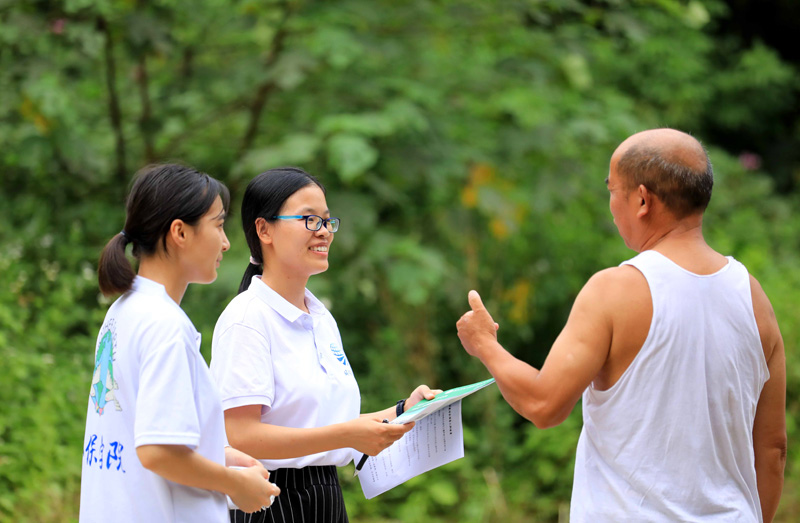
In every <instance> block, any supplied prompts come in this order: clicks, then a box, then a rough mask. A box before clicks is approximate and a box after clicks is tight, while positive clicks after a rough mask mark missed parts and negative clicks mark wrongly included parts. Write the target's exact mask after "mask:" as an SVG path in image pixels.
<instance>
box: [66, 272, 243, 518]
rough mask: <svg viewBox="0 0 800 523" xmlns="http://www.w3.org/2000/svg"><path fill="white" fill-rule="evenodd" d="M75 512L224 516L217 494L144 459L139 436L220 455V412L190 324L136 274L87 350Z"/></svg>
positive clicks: (218, 458) (159, 289) (160, 289)
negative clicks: (170, 476)
mask: <svg viewBox="0 0 800 523" xmlns="http://www.w3.org/2000/svg"><path fill="white" fill-rule="evenodd" d="M94 362H95V363H94V372H93V376H92V384H91V391H90V393H89V399H88V401H89V403H88V408H87V414H86V434H85V436H84V441H83V468H82V471H81V506H80V521H81V522H82V523H86V522H98V523H106V522H108V521H121V522H131V523H141V522H143V521H144V522H156V521H170V522H172V521H174V522H183V521H186V522H196V521H208V522H217V523H222V522H227V521H228V510H227V502H226V498H225V495H224V494H222V493H220V492H215V491H210V490H203V489H198V488H192V487H186V486H183V485H179V484H177V483H173V482H171V481H168V480H166V479H164V478H162V477H161V476H159V475H158V474H155V473H154V472H150V471H149V470H147V469H145V468H144V467H143V466H142V464H141V462H139V459H138V457H137V455H136V447H138V446H140V445H150V444H163V445H186V446H188V447H190V448H192V449H194V451H195V452H198V453H199V454H200V455H202V456H204V457H206V458H208V459H210V460H212V461H215V462H217V463H220V464H223V465H224V464H225V445H226V444H227V439H226V437H225V422H224V418H223V414H222V406H221V404H220V401H219V395H218V394H217V391H216V387H215V385H214V382H213V380H212V379H211V374H210V373H209V371H208V366H207V365H206V362H205V360H204V359H203V356H202V355H201V354H200V334H199V333H198V332H197V331H196V330H195V328H194V326H193V325H192V322H191V321H190V320H189V318H188V317H187V316H186V314H185V313H184V312H183V310H182V309H181V308H180V307H179V306H178V304H176V303H175V302H174V301H173V300H172V299H171V298H170V297H169V296H168V295H167V292H166V289H165V288H164V286H163V285H160V284H158V283H156V282H154V281H152V280H148V279H146V278H142V277H141V276H137V277H136V279H135V280H134V283H133V288H132V289H131V290H130V291H129V292H127V293H125V294H123V295H122V296H121V297H120V298H119V299H118V300H117V301H115V302H114V304H113V305H112V306H111V308H110V309H109V310H108V313H107V314H106V318H105V321H104V322H103V326H102V328H101V329H100V334H99V335H98V337H97V348H96V351H95V359H94Z"/></svg>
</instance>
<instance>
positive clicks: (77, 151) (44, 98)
mask: <svg viewBox="0 0 800 523" xmlns="http://www.w3.org/2000/svg"><path fill="white" fill-rule="evenodd" d="M799 29H800V4H798V3H797V2H794V1H793V0H766V1H762V2H755V1H751V2H748V1H745V0H739V1H737V0H728V1H721V0H692V1H685V0H629V1H625V0H592V1H578V0H508V1H503V2H497V1H487V0H405V1H396V0H395V1H392V0H342V1H310V0H307V1H288V2H275V1H268V0H194V1H189V0H183V1H181V0H157V1H149V2H148V1H138V0H61V1H57V0H51V1H47V0H29V1H21V2H20V1H9V0H0V169H2V171H1V172H0V358H1V360H0V361H1V363H0V521H38V522H66V521H75V520H76V519H77V513H78V499H79V485H80V477H79V476H80V467H81V455H82V439H83V428H84V421H85V413H86V402H87V394H88V390H89V383H90V380H91V375H92V369H93V348H94V343H95V336H96V333H97V329H98V328H99V326H100V323H101V321H102V318H103V315H104V313H105V309H106V308H107V306H108V304H109V303H110V302H109V300H105V299H103V298H101V297H100V295H99V292H98V289H97V284H96V276H95V269H96V260H97V257H98V255H99V253H100V250H101V249H102V247H103V245H104V244H105V242H106V241H107V240H108V239H109V238H110V237H111V236H112V235H113V234H115V233H117V232H118V231H119V230H120V229H121V227H122V224H123V220H124V206H123V198H124V195H125V194H126V192H127V190H128V187H129V185H130V180H131V178H132V175H133V173H134V172H135V171H136V170H137V169H139V168H140V167H142V166H143V165H145V164H147V163H150V162H154V161H167V160H173V159H177V160H181V161H184V162H188V163H190V164H192V165H194V166H196V167H197V168H199V169H201V170H203V171H206V172H208V173H210V174H211V175H213V176H215V177H218V178H220V179H222V180H224V181H225V182H226V183H227V184H228V185H229V187H230V188H231V191H232V194H233V201H234V208H233V216H234V218H233V219H231V220H230V221H229V224H228V226H227V230H228V233H229V236H230V239H231V242H232V248H231V250H230V252H229V253H228V254H227V255H226V257H225V261H224V262H223V266H222V268H221V269H220V275H219V279H218V280H217V282H216V283H214V284H212V285H209V286H192V287H190V289H189V291H188V293H187V295H186V297H185V299H184V302H183V305H184V308H185V309H186V310H187V312H188V314H189V316H190V317H191V318H192V320H193V321H194V322H195V324H196V326H197V327H198V329H199V330H200V331H201V332H202V333H203V336H204V343H203V351H204V354H205V355H206V356H207V357H208V355H209V354H210V340H211V332H212V330H213V327H214V323H215V321H216V318H217V316H218V315H219V313H220V312H221V311H222V309H223V308H224V307H225V305H226V304H227V302H228V301H229V300H230V299H231V298H232V297H233V296H234V295H235V292H236V289H237V286H238V283H239V280H240V278H241V275H242V273H243V271H244V269H245V267H246V265H247V258H248V253H247V250H246V247H245V244H244V240H243V238H242V234H241V231H240V229H241V226H240V224H239V222H238V219H237V218H236V217H238V212H239V209H238V202H239V201H240V199H241V196H242V192H243V189H244V187H245V185H246V184H247V182H248V181H249V180H250V178H252V177H253V176H255V175H256V174H258V173H259V172H261V171H263V170H266V169H267V168H270V167H276V166H280V165H287V164H290V165H298V166H301V167H303V168H305V169H307V170H308V171H310V172H312V173H314V174H316V175H317V176H318V177H320V178H321V180H322V181H323V183H325V184H326V185H327V188H328V194H329V199H328V203H329V205H330V208H331V210H332V212H333V214H334V215H338V216H340V217H341V219H342V230H341V231H340V232H339V233H338V234H337V235H336V242H335V244H334V246H333V249H332V251H331V268H330V269H329V270H328V272H327V273H325V274H323V275H320V276H317V277H314V278H312V281H311V284H310V285H311V288H312V290H313V291H314V292H315V293H316V294H317V295H318V296H321V297H322V298H324V299H325V300H326V303H328V304H329V306H330V309H331V311H332V313H333V314H334V316H335V317H336V319H337V321H338V323H339V326H340V329H341V332H342V336H343V338H344V342H345V347H346V350H347V353H348V357H349V359H350V361H351V363H352V364H353V366H354V368H355V371H356V375H357V377H358V379H359V383H360V386H361V390H362V394H363V403H364V408H365V410H366V409H370V410H372V409H378V408H383V407H386V406H388V405H390V404H393V403H394V402H395V401H396V400H397V399H399V398H401V397H405V396H406V395H407V394H408V392H410V390H411V389H412V388H413V387H414V386H415V385H416V384H418V383H420V382H424V383H428V384H430V385H432V386H437V387H441V388H451V387H455V386H458V385H462V384H465V383H471V382H474V381H477V380H480V379H485V378H486V377H488V374H487V372H486V371H485V370H484V369H483V368H482V367H481V365H480V364H479V363H478V362H476V361H474V360H473V359H471V358H470V357H468V356H467V355H466V353H464V352H463V350H462V349H461V347H460V344H459V342H458V339H457V337H456V335H455V321H456V320H457V319H458V317H459V316H460V315H461V314H462V313H463V312H464V311H465V310H466V309H467V301H466V294H467V291H468V290H469V289H471V288H475V289H478V290H480V291H481V293H482V295H483V297H484V300H485V301H486V304H487V306H488V308H489V309H490V311H492V312H493V314H494V316H495V318H496V319H497V320H498V321H499V322H500V323H501V325H502V327H501V330H500V340H501V342H502V343H503V344H504V345H505V346H506V347H507V348H508V349H509V350H510V351H512V352H513V353H514V354H515V355H517V356H518V357H520V358H522V359H524V360H526V361H528V362H530V363H531V364H535V365H538V364H541V362H542V361H543V360H544V357H545V356H546V354H547V352H548V350H549V347H550V344H551V343H552V341H553V340H554V339H555V337H556V335H557V334H558V332H559V330H560V328H561V327H562V326H563V323H564V321H565V319H566V315H567V314H568V312H569V308H570V305H571V303H572V300H573V299H574V297H575V295H576V294H577V292H578V290H579V289H580V287H581V286H582V284H583V283H584V282H585V281H586V280H587V279H588V277H589V276H590V275H591V274H593V273H594V272H596V271H598V270H600V269H602V268H605V267H607V266H611V265H616V264H618V263H619V262H621V261H622V260H624V259H627V258H629V257H631V256H632V255H633V254H634V253H633V252H631V251H629V250H627V249H626V248H625V246H624V245H623V243H622V241H621V240H620V239H619V238H618V236H617V233H616V229H615V227H614V225H613V224H612V221H611V216H610V214H609V212H608V207H607V200H608V195H607V191H606V188H605V185H604V183H603V180H604V178H605V176H606V174H607V165H608V159H609V157H610V155H611V153H612V151H613V150H614V148H615V147H616V146H617V145H618V144H619V142H621V141H622V140H623V139H624V138H626V137H627V136H628V135H630V134H632V133H634V132H637V131H640V130H643V129H646V128H652V127H658V126H671V127H677V128H680V129H682V130H686V131H689V132H691V133H693V134H694V135H695V136H697V137H699V138H700V139H701V140H703V141H704V143H705V144H706V146H707V147H708V148H709V149H710V152H711V158H712V161H713V163H714V166H715V170H716V187H715V190H714V196H713V198H712V202H711V205H710V207H709V209H708V212H707V213H706V221H705V225H706V235H707V239H708V240H709V242H710V244H711V245H712V246H713V247H714V248H716V249H718V250H720V251H722V252H723V253H725V254H732V255H734V256H735V257H737V258H738V259H739V260H741V261H742V262H744V263H745V264H746V265H747V266H748V267H749V269H750V270H751V272H752V273H753V274H754V275H755V276H756V277H757V278H758V279H759V280H760V281H761V283H762V285H763V286H764V288H765V289H766V291H767V293H768V295H769V296H770V297H771V299H772V302H773V305H774V307H775V310H776V313H777V316H778V320H779V322H780V324H781V327H782V330H783V335H784V338H785V341H786V352H787V357H788V405H787V410H788V429H789V445H790V446H789V458H788V463H787V468H786V487H785V489H784V495H783V499H782V502H781V507H780V510H779V515H778V520H779V521H783V522H793V521H798V520H800V496H799V495H798V492H799V491H798V483H799V482H800V453H798V451H797V447H796V444H797V442H798V437H799V436H798V426H797V423H798V420H800V360H799V358H798V351H797V349H798V326H800V322H799V321H798V320H799V319H800V308H798V307H797V305H796V300H797V290H798V288H800V285H799V284H800V217H799V216H798V214H797V212H795V211H796V209H797V205H798V193H797V188H798V184H800V151H799V149H798V147H797V145H798V137H800V118H798V116H800V111H799V110H798V109H799V108H800V104H798V94H799V93H800V81H799V80H798V79H799V78H800V77H799V76H798V65H799V64H800V51H798V48H797V46H796V45H794V44H795V43H796V34H797V32H798V30H799ZM679 385H680V384H676V386H679ZM691 421H692V420H685V422H686V424H687V430H691V429H690V425H691ZM464 423H465V427H466V434H465V447H466V457H465V458H464V459H462V460H459V461H457V462H454V463H452V464H450V465H448V466H445V467H442V468H440V469H437V470H435V471H433V472H430V473H428V474H425V475H423V476H420V477H417V478H415V479H413V480H411V481H409V482H408V483H406V484H404V485H402V486H400V487H398V488H396V489H394V490H392V491H390V492H388V493H386V494H384V495H382V496H380V497H378V498H376V499H373V500H370V501H367V500H365V499H364V498H363V495H362V494H361V490H360V486H359V485H358V483H357V482H356V481H355V480H353V479H352V478H351V475H352V468H351V467H348V468H347V469H343V470H342V474H341V476H342V480H343V483H344V487H345V496H346V498H347V504H348V508H349V512H350V516H351V519H352V520H353V521H359V522H362V521H363V522H370V521H376V522H377V521H422V520H425V521H450V522H455V521H459V522H462V521H463V522H473V521H474V522H482V521H541V522H550V521H560V520H561V521H563V520H565V519H566V517H567V514H568V506H569V497H570V492H571V483H572V466H573V456H574V450H575V445H576V442H577V438H578V434H579V430H580V425H581V421H580V407H578V408H576V410H575V412H574V413H573V415H572V416H571V417H570V418H569V419H568V420H567V421H566V422H565V423H564V424H563V425H562V426H559V427H557V428H553V429H549V430H546V431H540V430H537V429H536V428H535V427H533V426H532V425H531V424H530V423H527V422H525V421H524V420H523V419H522V418H520V417H519V416H518V415H516V413H514V412H513V411H512V410H511V408H510V407H509V406H508V405H506V404H505V402H504V401H503V400H502V397H501V396H500V394H499V392H498V391H497V389H496V388H494V387H493V388H491V389H487V390H484V391H481V392H480V393H478V394H476V395H474V396H472V397H470V399H469V400H467V401H466V402H465V403H464ZM98 502H100V503H102V500H98Z"/></svg>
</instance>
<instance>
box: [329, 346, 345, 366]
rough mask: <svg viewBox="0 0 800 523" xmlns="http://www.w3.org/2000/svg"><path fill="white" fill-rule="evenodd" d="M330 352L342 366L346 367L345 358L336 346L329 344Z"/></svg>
mask: <svg viewBox="0 0 800 523" xmlns="http://www.w3.org/2000/svg"><path fill="white" fill-rule="evenodd" d="M331 352H333V355H334V356H336V359H337V360H339V362H340V363H341V364H342V365H344V366H345V367H346V366H347V356H345V355H344V351H343V350H342V349H341V348H340V347H339V346H338V345H336V344H335V343H331Z"/></svg>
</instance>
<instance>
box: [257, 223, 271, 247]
mask: <svg viewBox="0 0 800 523" xmlns="http://www.w3.org/2000/svg"><path fill="white" fill-rule="evenodd" d="M256 234H258V239H259V240H261V243H263V244H265V245H269V244H270V243H272V224H271V223H269V222H268V221H267V220H265V219H264V218H261V217H259V218H256Z"/></svg>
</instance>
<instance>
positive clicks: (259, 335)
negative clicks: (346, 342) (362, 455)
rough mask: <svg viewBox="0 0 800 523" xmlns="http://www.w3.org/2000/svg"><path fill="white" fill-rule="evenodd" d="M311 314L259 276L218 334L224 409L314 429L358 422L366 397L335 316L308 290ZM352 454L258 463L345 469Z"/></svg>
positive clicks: (215, 369)
mask: <svg viewBox="0 0 800 523" xmlns="http://www.w3.org/2000/svg"><path fill="white" fill-rule="evenodd" d="M305 302H306V306H307V307H308V310H309V313H306V312H304V311H302V310H300V309H298V308H297V307H295V306H294V305H292V304H291V303H289V302H288V301H286V300H285V299H284V298H283V297H281V296H280V295H279V294H278V293H277V292H275V291H274V290H272V289H271V288H270V287H269V286H268V285H267V284H265V283H264V282H262V281H261V278H260V277H259V276H256V277H254V278H253V280H252V282H251V283H250V287H249V288H248V289H247V290H246V291H245V292H243V293H241V294H239V295H238V296H236V297H235V298H234V299H233V300H232V301H231V302H230V303H229V304H228V306H227V307H226V308H225V310H224V311H223V313H222V315H221V316H220V318H219V320H218V321H217V325H216V327H215V328H214V338H213V341H212V345H211V347H212V349H211V350H212V353H211V374H212V376H213V377H214V380H215V381H216V382H217V387H218V389H219V392H220V397H221V398H222V407H223V408H224V409H225V410H228V409H231V408H234V407H241V406H244V405H261V422H262V423H268V424H271V425H279V426H283V427H295V428H314V427H324V426H326V425H332V424H334V423H341V422H344V421H348V420H351V419H355V418H357V417H358V416H359V415H360V413H361V395H360V393H359V390H358V384H357V383H356V380H355V377H354V376H353V369H352V368H351V367H350V362H349V361H348V360H347V356H346V355H345V353H344V348H343V347H342V338H341V336H340V335H339V328H338V327H337V326H336V321H334V319H333V316H331V313H330V312H328V310H327V309H326V308H325V306H324V305H322V303H321V302H320V301H319V300H318V299H317V298H315V297H314V295H313V294H311V292H310V291H309V290H308V289H306V295H305ZM352 452H353V451H352V450H351V449H349V448H345V449H336V450H331V451H328V452H320V453H318V454H312V455H310V456H302V457H299V458H292V459H265V460H261V462H262V463H263V464H264V466H265V467H266V468H267V469H269V470H275V469H278V468H303V467H307V466H310V465H315V466H319V465H335V466H338V467H342V466H344V465H347V464H348V463H349V462H350V460H351V458H352Z"/></svg>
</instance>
